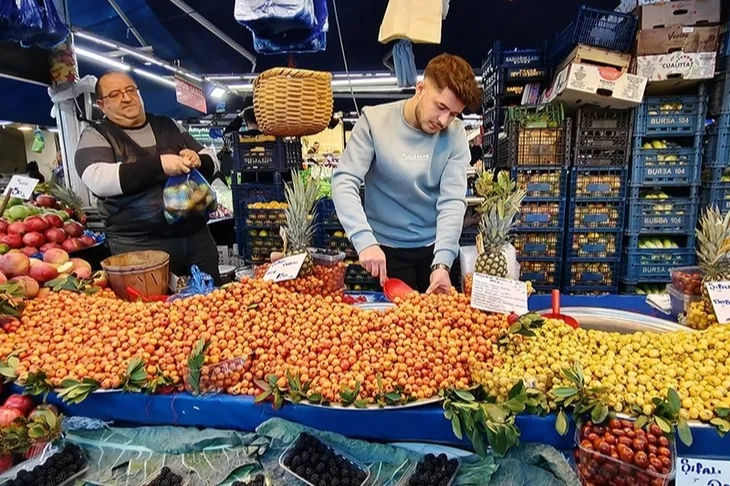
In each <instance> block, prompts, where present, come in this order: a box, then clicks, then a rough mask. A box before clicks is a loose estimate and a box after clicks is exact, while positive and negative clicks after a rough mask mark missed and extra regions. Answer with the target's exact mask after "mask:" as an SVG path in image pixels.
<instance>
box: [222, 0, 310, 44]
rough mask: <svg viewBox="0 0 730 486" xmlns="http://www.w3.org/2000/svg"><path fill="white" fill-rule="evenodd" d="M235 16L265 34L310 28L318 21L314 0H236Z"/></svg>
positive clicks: (237, 19) (249, 26)
mask: <svg viewBox="0 0 730 486" xmlns="http://www.w3.org/2000/svg"><path fill="white" fill-rule="evenodd" d="M233 17H234V18H235V19H236V21H237V22H238V23H240V24H243V25H245V26H246V27H248V28H249V29H250V30H251V31H253V32H256V33H257V34H259V35H265V36H270V35H275V34H278V33H281V32H286V31H288V30H291V29H310V28H312V27H314V25H315V24H316V23H317V17H316V15H315V13H314V3H313V0H236V4H235V6H234V8H233Z"/></svg>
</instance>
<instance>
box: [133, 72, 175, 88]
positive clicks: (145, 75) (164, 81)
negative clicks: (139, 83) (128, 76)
mask: <svg viewBox="0 0 730 486" xmlns="http://www.w3.org/2000/svg"><path fill="white" fill-rule="evenodd" d="M133 72H134V73H135V74H139V75H140V76H142V77H143V78H147V79H151V80H152V81H156V82H158V83H161V84H164V85H167V86H170V87H171V88H174V87H175V81H172V80H171V79H167V78H165V77H164V76H160V75H159V74H155V73H151V72H149V71H145V70H144V69H140V68H134V71H133Z"/></svg>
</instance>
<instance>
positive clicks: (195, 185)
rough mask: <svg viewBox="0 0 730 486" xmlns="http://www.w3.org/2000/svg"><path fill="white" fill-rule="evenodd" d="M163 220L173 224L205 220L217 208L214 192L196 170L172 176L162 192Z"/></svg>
mask: <svg viewBox="0 0 730 486" xmlns="http://www.w3.org/2000/svg"><path fill="white" fill-rule="evenodd" d="M162 200H163V203H164V207H165V219H166V220H167V222H168V223H170V224H173V223H177V222H178V221H181V220H183V219H188V218H200V217H204V218H207V217H208V216H210V213H212V212H213V211H215V210H216V209H217V208H218V202H217V200H216V196H215V191H213V189H212V188H211V187H210V184H208V181H206V180H205V178H204V177H203V175H202V174H201V173H200V172H198V171H197V170H195V169H193V170H191V171H190V173H188V174H183V175H178V176H172V177H170V178H169V179H168V180H167V184H165V189H164V191H163V192H162Z"/></svg>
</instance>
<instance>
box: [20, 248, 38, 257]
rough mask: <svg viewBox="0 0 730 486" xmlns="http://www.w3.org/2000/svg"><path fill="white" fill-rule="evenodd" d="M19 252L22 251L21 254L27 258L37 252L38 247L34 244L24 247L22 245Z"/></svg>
mask: <svg viewBox="0 0 730 486" xmlns="http://www.w3.org/2000/svg"><path fill="white" fill-rule="evenodd" d="M20 252H21V253H22V254H23V255H25V256H27V257H28V258H30V257H32V256H33V255H35V254H36V253H38V248H36V247H35V246H24V247H23V249H22V250H20Z"/></svg>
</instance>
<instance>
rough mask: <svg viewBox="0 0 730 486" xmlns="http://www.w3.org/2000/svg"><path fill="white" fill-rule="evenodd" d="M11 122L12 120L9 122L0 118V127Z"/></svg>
mask: <svg viewBox="0 0 730 486" xmlns="http://www.w3.org/2000/svg"><path fill="white" fill-rule="evenodd" d="M12 124H13V122H11V121H7V120H0V127H4V126H7V125H12Z"/></svg>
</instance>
